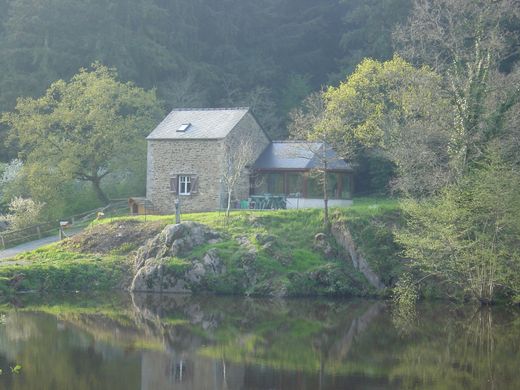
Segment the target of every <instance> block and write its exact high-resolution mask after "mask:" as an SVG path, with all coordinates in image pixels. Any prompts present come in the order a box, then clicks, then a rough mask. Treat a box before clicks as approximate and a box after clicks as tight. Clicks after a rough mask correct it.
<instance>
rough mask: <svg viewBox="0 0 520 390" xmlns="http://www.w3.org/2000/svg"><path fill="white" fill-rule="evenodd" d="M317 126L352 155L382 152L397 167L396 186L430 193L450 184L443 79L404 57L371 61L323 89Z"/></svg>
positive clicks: (447, 111)
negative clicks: (338, 83) (345, 78)
mask: <svg viewBox="0 0 520 390" xmlns="http://www.w3.org/2000/svg"><path fill="white" fill-rule="evenodd" d="M323 99H324V113H323V116H322V118H321V119H320V120H319V121H318V124H317V125H316V127H317V128H318V132H319V133H321V134H327V136H326V137H327V138H328V139H329V142H332V145H333V146H334V147H335V149H337V150H340V151H341V152H342V154H343V155H345V156H348V157H349V158H350V159H355V158H356V156H359V155H362V154H365V155H366V154H376V155H378V154H381V155H383V156H385V157H386V158H388V159H389V160H390V161H392V162H393V163H394V164H395V166H396V169H397V175H398V176H397V178H396V180H395V183H394V187H395V188H396V189H397V190H399V191H400V192H401V193H404V194H410V195H414V196H427V195H430V194H432V193H435V192H436V191H437V190H439V189H440V188H442V187H443V186H444V185H446V184H447V183H449V182H450V180H451V173H450V167H449V159H448V156H447V153H448V145H449V142H450V136H451V134H450V129H451V127H452V126H451V123H452V121H453V117H452V116H451V113H450V107H449V102H448V101H447V99H446V97H445V96H444V92H443V89H442V79H441V78H440V76H439V75H437V74H436V73H435V72H433V71H432V70H431V69H429V68H427V67H421V68H416V67H414V66H412V65H411V64H409V63H407V62H406V61H404V60H403V59H402V58H400V57H394V58H393V59H392V60H390V61H386V62H379V61H376V60H371V59H366V60H364V61H363V62H362V63H361V64H359V65H358V67H357V68H356V71H355V72H354V73H353V74H352V75H350V76H349V77H348V78H347V80H346V81H344V82H342V83H341V84H340V85H339V86H338V87H336V88H334V87H329V89H327V90H326V91H325V92H324V93H323Z"/></svg>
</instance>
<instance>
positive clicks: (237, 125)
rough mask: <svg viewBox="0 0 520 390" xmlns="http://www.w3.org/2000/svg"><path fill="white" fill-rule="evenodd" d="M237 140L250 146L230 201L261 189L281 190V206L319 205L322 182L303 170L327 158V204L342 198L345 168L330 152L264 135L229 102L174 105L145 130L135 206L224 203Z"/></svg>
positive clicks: (346, 194) (195, 207)
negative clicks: (142, 197)
mask: <svg viewBox="0 0 520 390" xmlns="http://www.w3.org/2000/svg"><path fill="white" fill-rule="evenodd" d="M243 140H247V141H249V142H251V143H252V144H253V145H254V148H253V150H252V151H251V153H250V155H249V157H248V159H249V160H250V164H249V165H248V166H247V168H246V169H244V172H243V174H242V177H241V178H240V179H239V181H238V183H237V186H236V188H235V192H234V196H235V198H236V199H235V200H241V199H247V198H249V197H250V196H251V195H259V194H264V193H269V194H271V195H283V196H285V197H287V200H288V202H287V206H288V207H296V206H297V205H298V206H299V207H316V206H318V207H321V206H322V203H323V202H322V201H320V199H321V197H322V189H321V188H322V186H321V184H320V183H319V182H318V180H317V179H316V177H315V176H314V175H311V174H310V173H311V170H313V169H315V168H322V167H323V162H324V161H327V165H328V167H327V170H328V171H329V172H330V175H329V179H330V182H329V186H328V187H329V191H328V192H329V193H330V195H329V197H330V198H331V203H330V204H331V205H333V206H334V205H342V204H347V203H349V202H350V201H349V200H348V199H350V197H351V173H352V170H351V168H350V166H349V165H348V164H347V163H345V161H343V160H341V159H340V158H338V156H337V155H336V153H335V152H334V151H332V150H330V149H328V150H325V149H324V147H323V145H320V144H315V143H307V142H272V141H271V140H270V139H269V137H268V136H267V135H266V133H265V132H264V131H263V129H262V127H261V126H260V125H259V124H258V122H257V121H256V119H255V118H254V116H253V115H252V114H251V112H250V111H249V109H247V108H230V109H182V110H174V111H172V112H171V113H170V114H169V115H168V116H167V117H166V118H165V119H164V120H163V121H162V122H161V123H160V124H159V125H158V126H157V127H156V128H155V130H154V131H153V132H152V133H151V134H150V135H149V136H148V137H147V141H148V162H147V183H146V199H147V201H148V202H150V204H147V203H143V205H144V204H146V208H147V209H148V207H150V208H152V207H153V209H155V211H156V212H159V213H172V212H173V211H174V207H175V206H174V205H175V201H176V200H179V202H180V204H181V208H182V210H183V211H205V210H215V209H218V208H219V207H220V206H221V205H222V204H224V203H225V202H226V195H225V188H223V186H222V184H221V178H222V175H223V173H224V172H225V163H226V160H227V156H226V153H228V151H231V152H230V153H233V150H236V148H237V147H239V145H240V143H241V142H242V141H243ZM152 205H153V206H152ZM134 208H135V210H137V211H138V212H139V213H141V209H140V208H139V206H138V205H137V206H134Z"/></svg>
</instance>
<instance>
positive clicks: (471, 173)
mask: <svg viewBox="0 0 520 390" xmlns="http://www.w3.org/2000/svg"><path fill="white" fill-rule="evenodd" d="M519 62H520V1H519V0H496V1H493V2H490V1H487V0H365V1H358V0H319V1H316V0H314V1H310V0H255V1H252V0H225V1H219V2H215V1H209V0H168V1H166V0H139V1H137V0H110V1H109V0H88V1H84V0H83V1H80V0H0V112H2V113H3V114H2V115H1V119H0V199H1V205H2V206H1V207H2V210H3V212H4V214H5V215H7V217H4V219H5V218H9V216H11V220H10V222H9V220H7V222H8V223H7V225H10V226H14V223H15V222H14V221H16V215H17V214H19V215H21V214H23V215H29V214H30V213H33V214H34V215H38V218H41V219H49V218H58V217H60V216H63V215H68V214H72V213H74V212H77V211H81V210H86V209H89V208H92V207H96V206H97V205H100V204H102V203H106V202H107V201H108V199H109V198H118V197H119V198H120V197H127V196H130V195H143V194H144V182H145V164H146V159H145V151H146V145H145V143H144V137H145V136H146V135H147V134H148V133H149V132H150V131H151V130H152V129H153V127H154V126H155V125H156V124H157V123H158V121H159V120H160V119H161V117H162V116H163V115H164V114H165V113H166V112H168V110H170V109H172V108H174V107H222V106H249V107H251V109H252V110H253V112H254V113H255V115H256V117H257V118H258V119H259V122H260V123H261V124H262V125H263V126H264V128H265V129H266V131H267V132H268V133H269V135H270V136H271V137H272V138H273V139H286V138H301V137H304V138H306V139H309V140H318V141H323V142H326V143H329V144H331V145H333V146H334V148H335V149H336V150H338V151H339V152H340V153H341V155H342V156H344V157H345V158H347V159H349V160H351V161H352V162H353V163H354V164H355V166H356V167H357V178H356V188H357V191H358V195H379V196H394V197H398V198H399V199H400V204H401V210H402V215H403V224H402V226H400V227H399V228H398V229H397V228H396V229H395V235H394V237H395V241H396V243H397V244H398V245H400V246H401V248H402V253H403V258H406V259H411V260H410V261H409V263H408V264H407V269H408V271H407V274H406V275H407V276H406V277H403V278H402V279H401V281H400V282H399V283H401V284H400V285H398V291H405V292H407V294H408V293H409V292H410V291H412V292H413V291H416V289H418V288H419V287H420V286H421V283H419V282H422V281H423V280H426V281H434V282H435V283H437V284H439V285H443V286H446V288H445V291H446V292H447V294H449V295H450V296H453V297H462V298H468V297H470V298H473V299H476V300H479V301H480V302H482V303H489V302H493V301H495V299H496V298H497V296H500V297H506V298H507V299H511V300H513V301H517V300H520V280H519V275H520V272H518V271H520V245H519V244H520V242H519V237H520V172H519V164H520V153H519V150H520V149H519V147H520V127H519V123H518V121H519V119H518V118H519V117H520V66H519ZM33 214H31V215H33ZM22 224H23V223H22ZM418 286H419V287H418ZM399 289H400V290H399ZM407 294H404V295H403V296H408V297H412V298H410V299H414V298H413V297H414V296H416V294H408V295H407Z"/></svg>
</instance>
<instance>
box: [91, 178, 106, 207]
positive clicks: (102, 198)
mask: <svg viewBox="0 0 520 390" xmlns="http://www.w3.org/2000/svg"><path fill="white" fill-rule="evenodd" d="M91 182H92V187H93V188H94V192H95V193H96V196H97V198H98V199H99V200H100V201H101V203H103V204H104V205H107V204H109V203H110V199H108V196H106V194H105V193H104V192H103V190H102V189H101V178H100V177H96V178H94V179H92V181H91Z"/></svg>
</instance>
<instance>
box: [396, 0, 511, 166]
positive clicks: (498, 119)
mask: <svg viewBox="0 0 520 390" xmlns="http://www.w3.org/2000/svg"><path fill="white" fill-rule="evenodd" d="M519 5H520V2H519V0H496V1H488V0H414V2H413V10H412V12H411V16H410V18H409V20H408V22H407V23H406V24H405V25H403V26H399V27H398V28H397V29H396V31H395V32H394V41H395V43H396V46H397V50H398V51H399V53H400V54H401V55H403V56H404V57H405V58H407V59H408V60H411V61H412V62H414V63H416V64H428V65H430V66H432V67H433V68H434V69H435V70H436V71H437V72H438V73H440V74H442V75H444V76H445V83H446V86H447V90H448V91H449V92H450V95H451V96H450V97H451V100H452V101H453V104H454V113H455V121H454V130H455V131H454V134H453V137H452V141H451V145H450V154H451V160H452V165H453V167H454V168H455V170H456V171H458V174H459V175H462V174H464V172H465V171H466V170H468V169H469V168H471V167H472V166H474V165H475V163H476V162H478V161H480V160H481V159H482V158H483V156H484V149H485V146H486V145H487V144H488V142H489V141H491V140H493V139H496V138H498V137H500V136H502V135H503V134H504V132H506V131H507V126H506V125H505V119H506V117H507V115H508V112H509V111H510V110H511V109H512V108H513V107H514V106H515V105H516V104H518V102H519V101H520V90H519V89H518V86H517V85H518V84H517V82H518V80H517V74H518V72H515V71H513V72H510V71H506V72H503V69H501V67H505V68H507V66H505V65H507V64H512V63H514V59H515V58H517V56H518V54H519V47H520V37H519V36H518V33H517V32H516V31H515V30H514V27H513V26H516V25H518V20H519V19H520V6H519ZM504 79H505V80H504ZM497 81H502V82H501V83H497ZM504 81H505V82H504Z"/></svg>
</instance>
